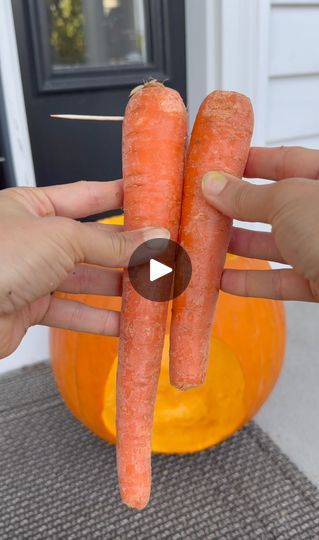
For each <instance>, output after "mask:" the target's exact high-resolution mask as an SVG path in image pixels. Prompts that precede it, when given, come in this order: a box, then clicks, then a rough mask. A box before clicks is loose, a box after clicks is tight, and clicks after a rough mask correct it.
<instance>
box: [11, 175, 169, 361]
mask: <svg viewBox="0 0 319 540" xmlns="http://www.w3.org/2000/svg"><path fill="white" fill-rule="evenodd" d="M122 204H123V189H122V181H120V180H118V181H115V182H77V183H74V184H69V185H62V186H53V187H48V188H13V189H7V190H4V191H2V192H0V269H1V272H0V358H4V357H5V356H8V355H9V354H11V353H12V352H13V351H14V350H15V349H16V348H17V346H18V345H19V343H20V341H21V340H22V338H23V336H24V335H25V333H26V331H27V329H28V328H29V327H30V326H32V325H35V324H43V325H47V326H55V327H60V328H67V329H71V330H77V331H81V332H91V333H96V334H104V335H118V332H119V313H117V312H114V311H106V310H101V309H95V308H92V307H90V306H88V305H85V304H83V303H80V302H76V301H74V300H70V299H66V298H59V297H56V296H55V295H54V294H53V293H54V292H55V291H57V290H58V291H61V292H68V293H75V294H77V293H87V294H101V295H108V296H120V295H121V292H122V272H121V270H118V269H116V268H120V267H125V266H127V264H128V262H129V259H130V256H131V255H132V253H133V251H134V250H135V249H136V248H137V247H138V246H139V245H140V244H141V243H143V242H145V241H146V240H151V239H153V238H168V237H169V232H168V231H166V229H161V228H147V229H143V230H138V231H131V232H123V231H122V228H121V227H115V226H111V225H103V224H101V223H81V222H79V221H76V219H77V218H80V217H84V216H88V215H92V214H98V213H100V212H104V211H107V210H113V209H117V208H121V207H122ZM103 267H113V268H114V269H110V268H103Z"/></svg>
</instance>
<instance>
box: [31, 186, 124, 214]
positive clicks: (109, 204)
mask: <svg viewBox="0 0 319 540" xmlns="http://www.w3.org/2000/svg"><path fill="white" fill-rule="evenodd" d="M40 191H41V192H42V193H43V194H44V195H45V196H46V198H47V199H48V200H49V202H50V204H51V205H52V208H53V212H54V214H55V215H56V216H63V217H70V218H74V219H77V218H82V217H86V216H91V215H94V214H99V213H101V212H106V211H107V210H117V209H119V208H122V206H123V182H122V180H115V181H113V182H89V181H84V180H83V181H80V182H74V183H73V184H65V185H61V186H50V187H44V188H40Z"/></svg>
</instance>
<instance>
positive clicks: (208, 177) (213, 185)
mask: <svg viewBox="0 0 319 540" xmlns="http://www.w3.org/2000/svg"><path fill="white" fill-rule="evenodd" d="M226 183H227V178H226V177H225V175H224V174H223V173H221V172H218V171H213V172H209V173H207V174H205V176H204V177H203V182H202V187H203V192H204V193H205V194H206V195H219V194H220V193H221V192H222V191H223V189H224V187H225V185H226Z"/></svg>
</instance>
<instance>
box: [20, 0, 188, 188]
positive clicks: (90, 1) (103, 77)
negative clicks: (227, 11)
mask: <svg viewBox="0 0 319 540" xmlns="http://www.w3.org/2000/svg"><path fill="white" fill-rule="evenodd" d="M12 4H13V8H14V18H15V25H16V33H17V39H18V48H19V55H20V63H21V71H22V78H23V85H24V94H25V101H26V109H27V117H28V124H29V130H30V137H31V145H32V152H33V158H34V165H35V172H36V179H37V184H38V185H39V186H43V185H50V184H56V183H63V182H69V181H70V182H72V181H75V180H79V179H90V180H93V179H99V180H104V179H114V178H119V177H120V176H121V131H122V129H121V123H106V122H104V123H98V122H90V123H88V122H79V121H76V122H75V121H74V122H70V121H63V120H52V119H50V118H49V115H50V114H51V113H75V114H94V115H122V114H123V112H124V109H125V106H126V103H127V100H128V94H129V92H130V90H131V89H132V88H133V87H134V86H135V85H137V84H140V83H141V81H143V80H147V79H148V78H149V77H153V78H158V79H160V80H166V84H167V85H168V86H172V87H173V88H176V89H177V90H179V92H180V93H181V94H182V96H183V97H184V99H186V74H185V17H184V0H173V1H172V0H12Z"/></svg>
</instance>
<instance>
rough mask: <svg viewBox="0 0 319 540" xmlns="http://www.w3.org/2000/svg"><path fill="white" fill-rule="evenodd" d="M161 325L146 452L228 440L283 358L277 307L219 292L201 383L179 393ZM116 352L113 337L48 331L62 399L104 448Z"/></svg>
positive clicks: (94, 301)
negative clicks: (159, 362)
mask: <svg viewBox="0 0 319 540" xmlns="http://www.w3.org/2000/svg"><path fill="white" fill-rule="evenodd" d="M121 219H122V218H115V219H114V218H113V219H112V222H113V223H114V222H115V223H120V222H121ZM226 267H227V268H239V269H259V270H267V269H268V268H269V265H268V263H266V262H263V261H256V260H252V259H245V258H242V257H237V256H234V255H228V257H227V261H226ZM69 296H71V295H69ZM81 301H84V302H88V303H90V304H91V305H93V306H96V307H99V308H105V309H117V310H119V309H120V299H118V298H105V297H96V296H95V297H94V296H84V295H83V296H82V298H81ZM169 324H170V320H168V322H167V335H166V338H165V345H164V351H163V359H162V371H161V376H160V382H159V389H158V397H157V402H156V409H155V419H154V432H153V450H154V451H155V452H164V453H175V452H194V451H198V450H202V449H204V448H207V447H210V446H212V445H214V444H217V443H218V442H220V441H222V440H223V439H225V438H227V437H228V436H230V435H231V434H232V433H234V431H236V430H237V429H238V428H239V427H241V426H242V425H243V424H244V423H245V422H247V421H248V420H249V419H251V418H252V417H253V416H254V415H255V414H256V412H257V411H258V409H259V408H260V407H261V405H262V404H263V403H264V402H265V400H266V399H267V397H268V395H269V393H270V392H271V390H272V388H273V386H274V384H275V382H276V380H277V378H278V376H279V373H280V369H281V366H282V361H283V356H284V348H285V335H286V334H285V316H284V308H283V304H282V303H281V302H278V301H277V302H276V301H272V300H264V299H252V298H239V297H236V296H231V295H228V294H225V293H221V295H220V298H219V302H218V308H217V315H216V321H215V324H214V328H213V332H212V337H211V351H210V365H209V370H208V376H207V380H206V382H205V384H204V385H202V386H201V387H199V388H195V389H192V390H189V391H187V392H181V391H179V390H177V389H175V388H173V387H171V386H170V384H169V374H168V373H169V370H168V352H169ZM117 349H118V339H117V338H113V337H103V336H94V335H89V334H83V333H76V332H70V331H67V330H59V329H53V330H52V331H51V357H52V367H53V372H54V375H55V379H56V382H57V384H58V387H59V389H60V392H61V395H62V397H63V398H64V400H65V402H66V404H67V405H68V407H69V408H70V409H71V411H72V412H73V414H74V415H75V416H76V417H77V418H78V419H79V420H80V421H81V422H83V424H85V425H86V426H87V427H88V428H90V429H91V430H92V431H93V432H94V433H96V434H97V435H99V436H100V437H102V438H104V439H106V440H107V441H109V442H112V443H114V442H115V381H116V366H117Z"/></svg>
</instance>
